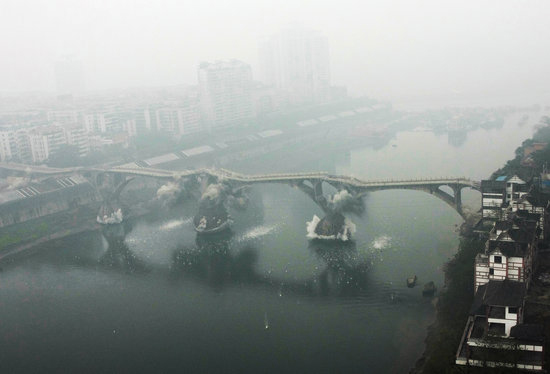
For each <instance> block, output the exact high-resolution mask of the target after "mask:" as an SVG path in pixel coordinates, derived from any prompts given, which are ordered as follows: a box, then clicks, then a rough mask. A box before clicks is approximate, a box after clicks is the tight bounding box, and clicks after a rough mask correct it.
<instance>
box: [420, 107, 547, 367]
mask: <svg viewBox="0 0 550 374" xmlns="http://www.w3.org/2000/svg"><path fill="white" fill-rule="evenodd" d="M549 163H550V118H549V117H542V118H541V120H540V122H539V125H538V126H537V130H536V131H535V133H534V134H533V136H532V138H530V139H527V140H525V141H524V142H523V143H522V145H521V146H520V147H518V148H517V149H516V151H515V157H514V158H513V159H511V160H509V161H507V162H506V164H505V165H504V166H503V167H502V168H500V169H498V170H497V171H495V172H494V173H493V174H492V175H491V179H495V178H497V177H498V176H500V175H518V176H519V177H520V178H522V179H523V180H527V181H529V180H531V179H532V178H533V177H535V176H537V175H540V173H542V172H544V171H546V170H547V168H548V165H549ZM469 225H470V224H469V223H464V226H463V229H462V230H461V233H460V242H459V246H458V250H457V253H456V255H455V256H454V257H453V258H452V259H451V260H450V261H449V262H448V263H447V264H446V265H445V286H444V288H443V290H442V291H441V293H440V294H439V296H438V298H437V304H436V312H437V317H436V320H435V322H434V323H433V324H432V325H431V326H430V327H429V328H428V335H427V338H426V341H425V343H426V347H425V351H424V353H423V355H422V357H421V358H420V359H419V360H418V361H417V362H416V365H415V367H414V368H413V369H411V371H410V374H428V373H430V374H431V373H438V374H441V373H487V372H489V371H488V370H491V371H490V372H491V373H515V372H523V371H521V370H518V369H505V368H498V369H489V368H472V367H460V366H457V365H455V358H456V352H457V348H458V346H459V343H460V339H461V336H462V334H463V332H464V325H465V323H466V320H467V319H468V314H469V309H470V306H471V304H472V301H473V299H474V263H475V257H476V255H477V254H478V253H480V252H482V251H483V248H484V245H485V242H486V239H485V238H480V237H479V236H478V235H476V234H474V233H473V231H472V230H471V227H468V226H469ZM542 257H543V259H542V260H541V261H544V257H545V256H542ZM546 257H547V256H546ZM546 262H548V264H547V265H549V266H548V267H549V268H550V261H546ZM544 266H546V265H544V263H543V264H542V265H541V267H544ZM539 270H540V269H539ZM533 283H534V284H535V286H534V287H531V288H532V289H534V291H530V294H532V293H537V295H535V296H534V297H529V295H528V299H527V303H532V304H536V302H533V298H535V297H537V296H538V294H539V293H541V292H543V293H544V294H545V295H546V294H548V290H543V291H541V289H540V288H541V287H540V285H539V287H537V282H533ZM543 297H544V296H543ZM531 310H532V312H531V315H530V316H529V318H530V319H532V320H533V321H536V322H538V323H542V324H543V325H544V326H545V335H546V337H548V336H550V324H549V323H544V322H546V321H545V320H546V319H548V317H550V305H547V306H545V305H540V303H539V304H536V306H535V307H534V308H531ZM526 318H527V316H526ZM548 356H549V354H548V349H545V367H548V363H549V362H550V359H549V357H548Z"/></svg>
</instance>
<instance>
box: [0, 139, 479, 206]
mask: <svg viewBox="0 0 550 374" xmlns="http://www.w3.org/2000/svg"><path fill="white" fill-rule="evenodd" d="M190 152H201V153H202V152H204V150H203V149H200V150H199V149H193V150H190ZM170 155H171V154H168V155H165V156H168V159H170V157H171V156H170ZM158 157H162V158H163V160H161V161H165V160H164V156H158ZM151 161H152V162H153V163H155V162H156V161H155V160H151ZM0 168H1V169H4V170H6V171H12V172H15V173H24V174H25V175H50V176H53V175H56V176H60V175H67V174H70V173H74V172H76V171H78V172H81V173H96V174H97V173H114V174H120V175H124V176H145V177H152V178H163V179H164V178H165V179H170V180H174V179H175V180H179V179H181V178H190V177H208V178H210V179H211V180H215V181H219V182H220V183H221V182H223V183H226V184H233V187H240V186H243V185H247V184H258V183H285V184H290V185H292V186H296V187H298V188H300V189H302V190H303V191H304V192H306V193H307V194H308V195H309V196H310V197H312V198H313V199H314V200H315V201H316V202H317V203H318V204H319V205H320V206H321V208H323V209H324V208H326V204H327V201H326V199H325V198H324V196H323V188H322V185H323V183H327V184H329V185H330V186H332V187H334V188H336V189H337V190H339V191H340V190H344V189H345V190H347V191H348V192H349V193H350V194H352V195H353V196H355V197H361V196H362V195H363V194H365V193H367V192H370V191H381V190H389V189H409V190H417V191H423V192H427V193H430V194H432V195H435V196H436V197H438V198H439V199H441V200H443V201H444V202H445V203H447V204H449V205H450V206H451V207H453V208H454V209H455V210H456V211H457V212H458V213H459V214H461V215H462V216H464V213H463V212H462V201H461V197H460V191H461V190H462V189H463V188H472V189H475V190H479V182H475V181H471V180H469V179H466V178H434V179H416V180H402V181H394V180H387V181H363V180H360V179H357V178H355V177H350V176H340V175H331V174H327V173H323V172H314V173H287V174H261V175H246V174H241V173H236V172H233V171H229V170H225V169H194V170H183V171H171V170H164V169H154V168H146V167H141V166H139V165H138V164H137V163H130V164H125V165H121V166H118V167H113V168H110V169H94V168H66V169H54V168H47V167H31V166H29V165H20V164H7V163H3V164H0ZM442 186H447V187H450V188H451V189H452V190H453V191H454V194H453V195H450V194H448V193H447V192H444V191H443V190H441V189H440V187H442Z"/></svg>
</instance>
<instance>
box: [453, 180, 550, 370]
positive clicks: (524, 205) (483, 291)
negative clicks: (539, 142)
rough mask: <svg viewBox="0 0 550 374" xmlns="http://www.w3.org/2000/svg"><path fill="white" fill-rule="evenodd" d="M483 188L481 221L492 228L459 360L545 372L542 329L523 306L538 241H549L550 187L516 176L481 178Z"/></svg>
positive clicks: (481, 256) (476, 275)
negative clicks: (526, 316) (529, 318)
mask: <svg viewBox="0 0 550 374" xmlns="http://www.w3.org/2000/svg"><path fill="white" fill-rule="evenodd" d="M481 190H482V209H483V217H484V218H483V219H482V221H483V220H486V221H487V222H493V227H492V229H491V231H490V232H489V233H488V240H487V242H486V245H485V251H484V253H479V254H478V255H477V256H476V259H475V265H474V266H475V273H474V286H475V287H474V289H475V299H474V303H473V306H472V309H471V311H470V316H469V318H468V321H467V323H466V327H465V329H464V334H463V336H462V340H461V342H460V346H459V348H458V351H457V354H456V363H457V364H458V365H467V366H481V367H506V368H517V369H524V370H531V371H542V370H543V362H544V355H543V345H544V336H543V335H542V331H543V327H542V326H538V325H527V324H524V323H523V309H524V303H525V295H526V292H527V289H528V288H529V285H530V281H531V278H532V274H533V273H534V270H535V264H536V259H537V253H538V248H539V241H542V242H543V244H545V245H547V242H548V240H547V238H548V227H547V226H548V206H549V200H550V193H549V192H550V191H548V192H545V191H544V185H543V183H542V182H541V180H538V179H537V178H535V179H534V183H531V184H527V183H526V182H524V181H523V180H521V179H520V178H518V177H517V176H513V177H499V178H496V180H491V181H482V182H481ZM480 222H481V221H480ZM544 242H546V243H544Z"/></svg>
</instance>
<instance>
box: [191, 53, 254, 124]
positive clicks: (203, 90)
mask: <svg viewBox="0 0 550 374" xmlns="http://www.w3.org/2000/svg"><path fill="white" fill-rule="evenodd" d="M198 75H199V95H200V98H199V100H200V108H201V114H202V119H203V121H204V122H205V124H206V125H207V128H208V130H209V131H214V130H217V129H222V128H228V127H232V126H236V125H239V124H244V123H246V121H247V120H250V119H251V118H252V117H253V116H254V111H253V106H252V69H251V68H250V65H248V64H245V63H244V62H242V61H238V60H230V61H217V62H214V63H209V62H202V63H201V64H200V65H199V69H198Z"/></svg>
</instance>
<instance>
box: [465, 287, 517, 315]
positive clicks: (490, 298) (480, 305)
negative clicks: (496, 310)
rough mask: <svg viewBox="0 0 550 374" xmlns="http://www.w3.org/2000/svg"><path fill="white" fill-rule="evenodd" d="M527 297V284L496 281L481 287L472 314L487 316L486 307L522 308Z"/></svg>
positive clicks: (471, 310)
mask: <svg viewBox="0 0 550 374" xmlns="http://www.w3.org/2000/svg"><path fill="white" fill-rule="evenodd" d="M524 296H525V283H523V282H516V281H512V280H504V281H495V280H491V281H489V283H487V284H484V285H482V286H479V288H478V289H477V292H476V295H475V297H474V302H473V304H472V308H471V309H470V314H472V315H485V314H486V313H487V311H486V308H485V307H486V306H512V307H514V306H515V307H521V306H522V305H523V298H524Z"/></svg>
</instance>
